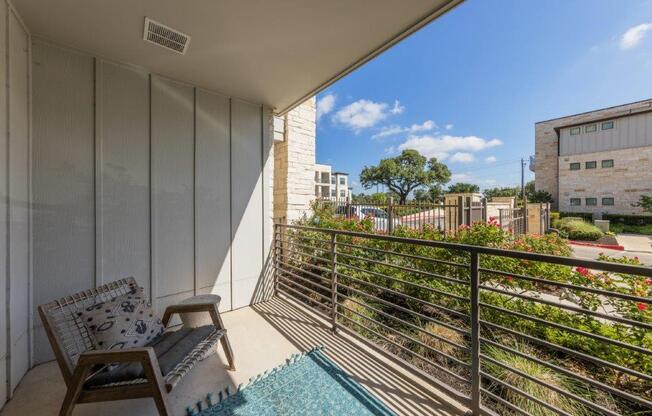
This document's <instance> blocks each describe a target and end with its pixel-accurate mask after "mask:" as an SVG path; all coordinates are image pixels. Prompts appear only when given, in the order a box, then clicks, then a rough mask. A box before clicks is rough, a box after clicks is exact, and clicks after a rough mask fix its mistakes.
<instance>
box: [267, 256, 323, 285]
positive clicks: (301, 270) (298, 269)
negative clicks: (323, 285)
mask: <svg viewBox="0 0 652 416" xmlns="http://www.w3.org/2000/svg"><path fill="white" fill-rule="evenodd" d="M278 263H279V264H281V265H283V266H286V267H291V268H292V269H294V270H297V271H300V272H301V273H306V274H307V275H308V276H312V277H314V278H317V279H321V280H324V281H326V282H329V283H330V279H328V278H326V277H324V276H320V275H318V274H317V273H313V272H311V271H309V270H304V269H302V268H301V267H297V266H293V265H291V264H287V263H284V262H282V261H280V260H278Z"/></svg>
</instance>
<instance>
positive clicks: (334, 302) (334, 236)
mask: <svg viewBox="0 0 652 416" xmlns="http://www.w3.org/2000/svg"><path fill="white" fill-rule="evenodd" d="M331 258H332V259H333V266H332V269H331V325H332V328H331V329H332V330H333V332H335V331H337V302H338V300H337V233H335V232H333V233H332V234H331Z"/></svg>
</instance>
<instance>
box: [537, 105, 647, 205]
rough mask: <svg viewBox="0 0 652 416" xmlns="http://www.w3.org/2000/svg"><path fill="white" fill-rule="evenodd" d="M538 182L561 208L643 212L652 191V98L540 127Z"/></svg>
mask: <svg viewBox="0 0 652 416" xmlns="http://www.w3.org/2000/svg"><path fill="white" fill-rule="evenodd" d="M535 149H536V156H535V163H534V165H535V167H534V172H535V184H536V185H535V186H536V189H537V190H544V191H547V192H550V194H551V195H552V198H553V200H554V202H553V208H554V209H558V210H559V211H561V212H578V213H579V212H582V213H592V214H594V217H598V218H599V217H601V216H602V214H625V215H642V214H644V212H643V210H642V209H641V208H640V207H638V206H637V203H638V201H639V199H640V196H641V195H652V100H645V101H638V102H635V103H630V104H624V105H619V106H615V107H609V108H604V109H601V110H595V111H590V112H586V113H580V114H575V115H571V116H566V117H561V118H557V119H553V120H547V121H542V122H539V123H536V125H535Z"/></svg>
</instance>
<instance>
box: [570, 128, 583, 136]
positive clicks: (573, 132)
mask: <svg viewBox="0 0 652 416" xmlns="http://www.w3.org/2000/svg"><path fill="white" fill-rule="evenodd" d="M581 131H582V130H581V129H580V128H579V127H573V128H572V129H570V135H571V136H577V135H578V134H580V132H581Z"/></svg>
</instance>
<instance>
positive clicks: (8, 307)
mask: <svg viewBox="0 0 652 416" xmlns="http://www.w3.org/2000/svg"><path fill="white" fill-rule="evenodd" d="M5 9H6V13H5V109H6V111H5V115H6V117H7V119H6V125H5V133H6V138H7V145H6V148H5V150H6V152H7V153H6V155H5V156H6V160H5V168H6V170H7V175H6V178H5V180H6V184H5V186H6V191H7V195H6V196H5V198H6V201H5V209H6V210H7V212H6V213H5V217H6V218H5V224H6V226H7V230H6V234H5V238H6V248H5V254H6V256H7V257H6V262H5V275H6V281H5V291H6V293H5V296H6V305H5V308H6V312H5V314H6V316H5V320H6V332H7V334H6V335H7V339H6V344H7V347H6V353H5V372H6V386H5V388H6V393H7V399H10V398H11V396H12V391H11V390H12V389H11V279H10V273H11V264H10V263H11V250H10V247H11V227H9V224H10V220H11V213H10V209H9V204H10V202H11V197H10V195H9V184H10V180H11V178H10V176H9V174H10V171H11V169H9V163H10V162H11V157H10V155H9V149H10V143H9V142H10V136H9V134H10V130H9V119H10V116H11V115H10V113H9V84H10V82H9V10H10V7H9V3H8V2H5Z"/></svg>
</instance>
